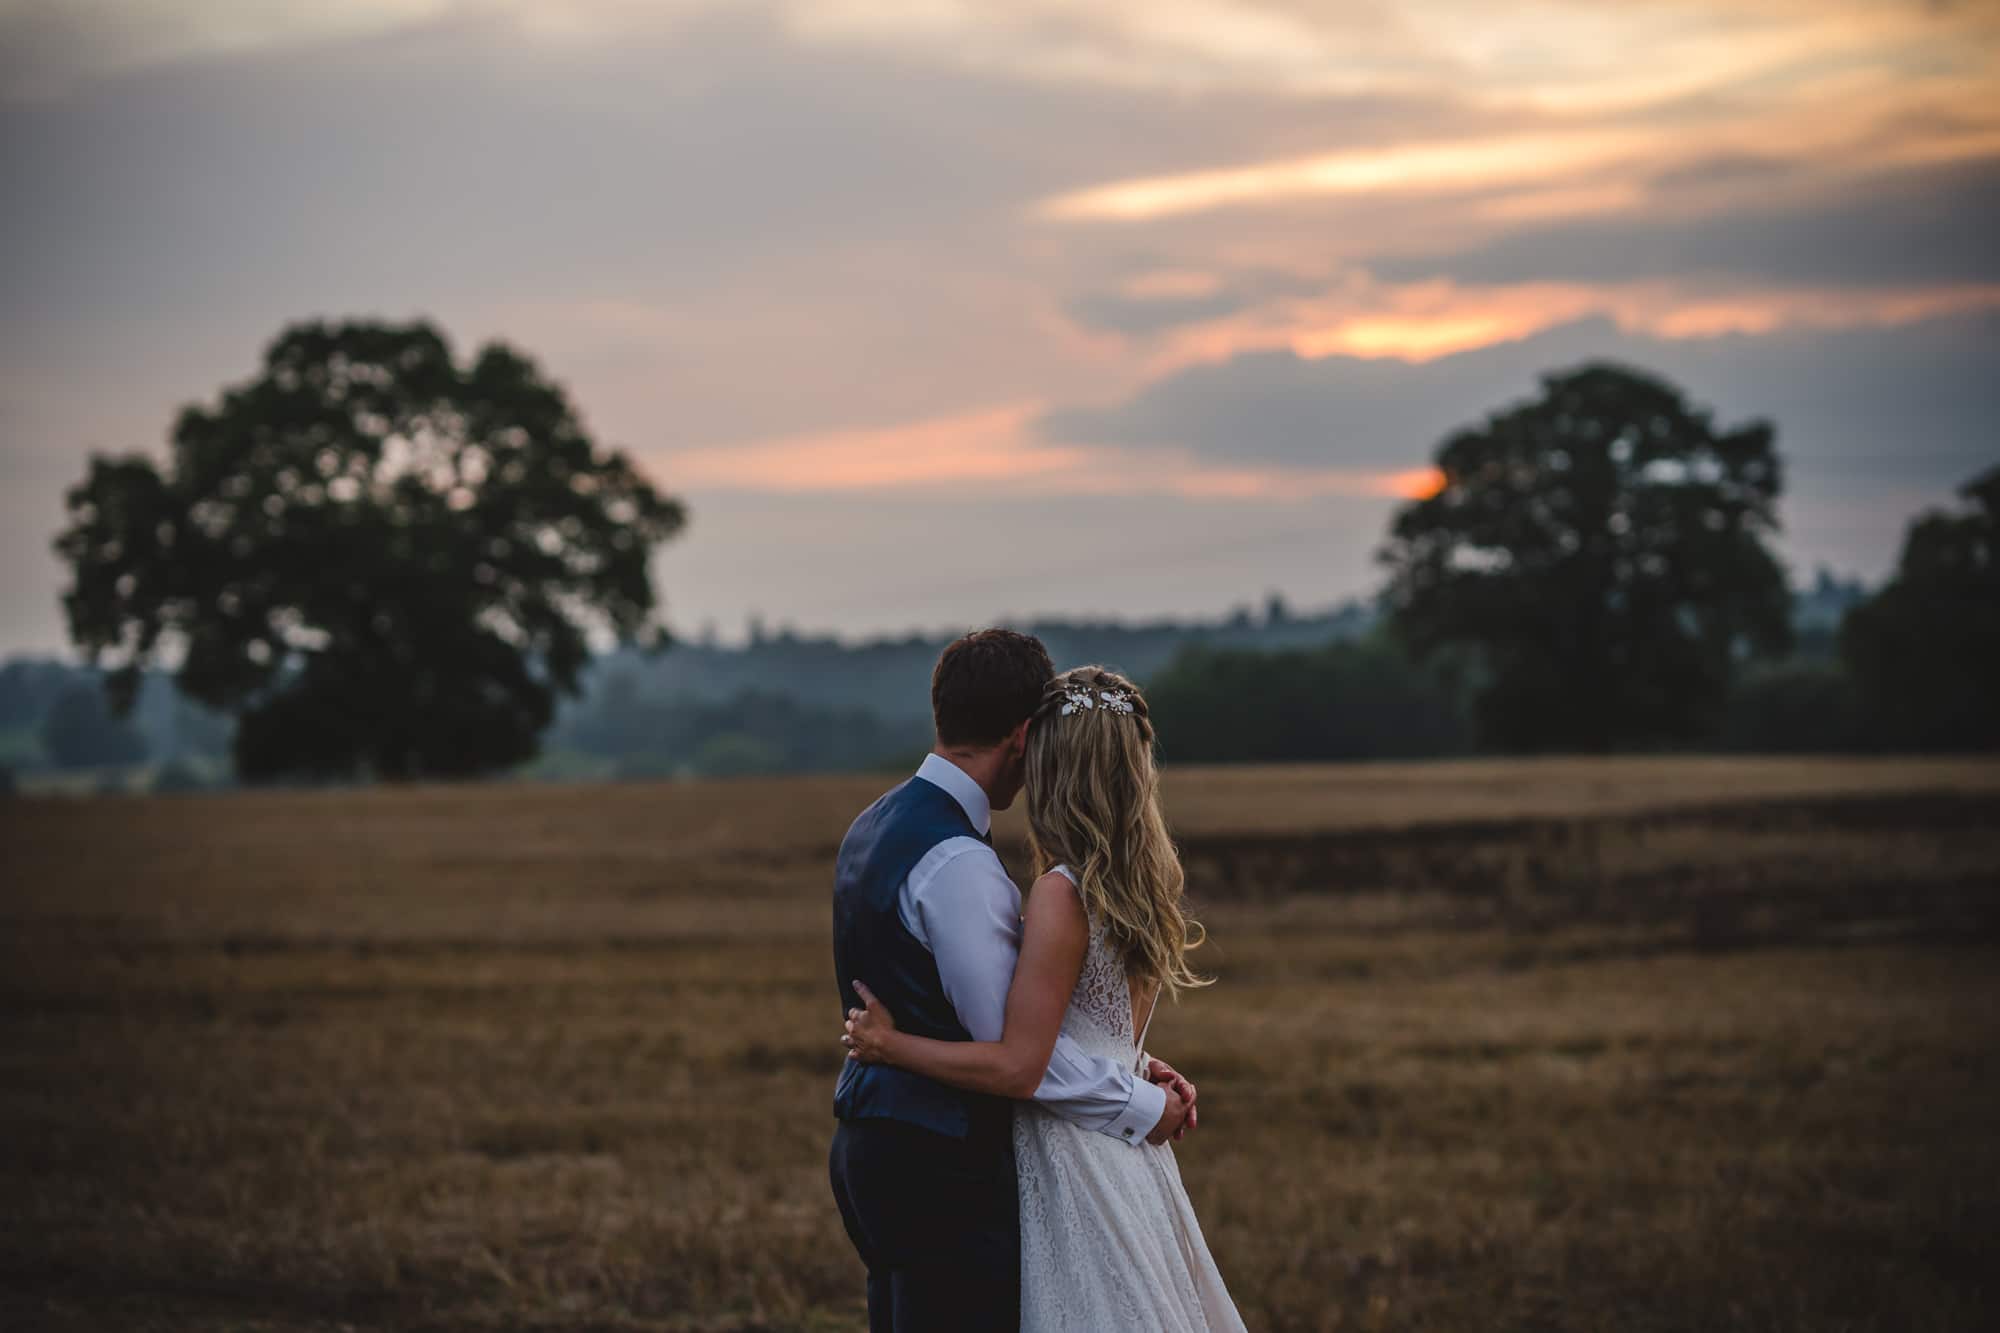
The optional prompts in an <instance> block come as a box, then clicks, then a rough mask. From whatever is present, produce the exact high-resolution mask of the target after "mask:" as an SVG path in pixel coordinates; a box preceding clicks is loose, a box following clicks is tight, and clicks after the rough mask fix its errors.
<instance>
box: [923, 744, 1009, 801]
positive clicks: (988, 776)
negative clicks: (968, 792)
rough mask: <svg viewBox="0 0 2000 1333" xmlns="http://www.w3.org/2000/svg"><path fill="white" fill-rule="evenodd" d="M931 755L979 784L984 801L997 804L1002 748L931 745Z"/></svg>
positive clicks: (1003, 765) (1002, 765)
mask: <svg viewBox="0 0 2000 1333" xmlns="http://www.w3.org/2000/svg"><path fill="white" fill-rule="evenodd" d="M931 753H932V754H934V755H936V756H938V757H939V758H940V759H949V760H950V761H951V762H952V763H953V764H956V765H957V766H958V768H959V770H960V771H961V772H963V773H964V774H965V775H966V776H967V777H969V778H971V779H972V780H973V781H974V782H976V783H978V784H979V790H981V791H983V792H985V793H986V799H987V800H988V801H989V802H992V803H993V804H994V805H995V806H997V805H998V804H999V802H998V801H997V799H996V797H998V795H999V790H998V789H999V783H1000V774H1001V770H1002V768H1003V767H1005V764H1004V755H1003V754H1002V747H1000V746H998V745H994V746H989V747H987V748H985V749H973V748H971V747H969V746H964V745H933V746H932V747H931Z"/></svg>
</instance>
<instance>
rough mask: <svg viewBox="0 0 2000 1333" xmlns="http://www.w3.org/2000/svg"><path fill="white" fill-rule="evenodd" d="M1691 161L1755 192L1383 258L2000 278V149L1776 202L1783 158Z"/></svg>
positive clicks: (1622, 270) (1455, 273)
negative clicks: (1721, 203)
mask: <svg viewBox="0 0 2000 1333" xmlns="http://www.w3.org/2000/svg"><path fill="white" fill-rule="evenodd" d="M1693 170H1694V171H1695V172H1696V174H1697V175H1698V176H1699V177H1700V179H1702V180H1703V181H1704V182H1713V181H1718V180H1721V181H1727V182H1729V183H1730V184H1732V185H1742V186H1744V187H1746V188H1747V189H1748V190H1749V191H1750V192H1751V193H1750V197H1749V198H1747V199H1746V200H1745V201H1744V203H1743V204H1742V206H1740V207H1734V208H1731V209H1729V210H1727V211H1718V212H1712V213H1708V214H1706V215H1704V216H1700V217H1696V218H1685V217H1671V218H1667V219H1659V218H1654V217H1649V216H1636V217H1632V216H1620V217H1608V218H1588V219H1584V220H1578V221H1572V220H1567V219H1563V220H1556V221H1552V222H1546V223H1543V224H1542V225H1537V226H1534V227H1523V228H1518V229H1513V230H1510V231H1509V232H1508V233H1506V234H1505V235H1502V236H1499V237H1496V238H1495V239H1493V240H1490V241H1488V242H1486V243H1484V244H1480V245H1476V246H1472V247H1469V248H1466V249H1463V250H1457V251H1448V252H1444V253H1438V254H1426V255H1408V256H1403V257H1390V258H1386V259H1384V260H1382V261H1381V262H1379V263H1378V264H1376V265H1374V268H1375V271H1376V272H1377V273H1378V274H1379V275H1380V276H1381V277H1383V278H1385V279H1388V280H1391V281H1416V280H1421V279H1424V278H1433V277H1449V278H1452V279H1455V280H1457V281H1461V282H1473V283H1510V282H1547V281H1570V282H1591V283H1600V282H1630V281H1632V280H1635V279H1644V278H1664V277H1686V276H1689V275H1704V276H1707V277H1708V278H1710V279H1711V280H1713V279H1714V278H1717V277H1723V276H1727V277H1732V278H1742V279H1750V280H1753V281H1758V282H1764V283H1822V284H1825V283H1839V284H1843V285H1847V286H1855V285H1860V284H1883V285H1888V284H1902V285H1911V284H1919V283H1928V284H1937V283H1954V282H1964V283H1982V282H1989V283H1990V282H2000V245H1996V244H1995V243H1994V237H1995V235H1996V234H2000V156H1996V157H1992V158H1987V159H1984V160H1977V161H1972V162H1967V163H1961V164H1954V165H1950V166H1946V167H1925V168H1913V169H1905V170H1898V171H1893V172H1885V173H1875V174H1870V175H1866V176H1864V177H1862V178H1860V179H1856V180H1850V181H1844V182H1842V183H1841V187H1840V188H1839V190H1838V191H1834V190H1830V189H1821V190H1816V191H1813V192H1811V193H1809V194H1807V195H1806V196H1805V197H1802V198H1795V199H1782V200H1780V201H1779V202H1777V203H1772V202H1770V201H1769V199H1768V191H1769V187H1770V186H1771V184H1772V183H1773V182H1774V181H1775V180H1779V179H1782V178H1784V177H1785V176H1786V175H1787V171H1786V169H1785V168H1784V167H1783V166H1782V165H1781V164H1778V163H1775V162H1773V161H1770V160H1767V159H1729V160H1723V161H1718V160H1717V159H1712V158H1711V159H1705V160H1704V161H1703V162H1702V163H1700V164H1697V166H1696V167H1695V168H1693ZM1662 179H1663V180H1668V181H1670V182H1671V175H1669V176H1668V177H1663V178H1662ZM1759 194H1762V195H1763V196H1764V198H1763V199H1759V198H1758V197H1757V196H1758V195H1759Z"/></svg>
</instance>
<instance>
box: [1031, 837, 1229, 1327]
mask: <svg viewBox="0 0 2000 1333" xmlns="http://www.w3.org/2000/svg"><path fill="white" fill-rule="evenodd" d="M1056 869H1058V870H1060V871H1061V872H1062V873H1063V874H1064V875H1066V876H1068V877H1069V879H1070V882H1071V883H1074V882H1075V881H1076V876H1075V875H1074V874H1073V873H1072V872H1071V871H1070V869H1069V867H1068V866H1057V867H1056ZM1154 1007H1155V1008H1157V1007H1158V1002H1157V1001H1155V1004H1154ZM1146 1023H1147V1026H1148V1027H1150V1026H1151V1025H1152V1016H1151V1015H1150V1014H1148V1015H1147V1019H1146ZM1062 1030H1063V1032H1064V1033H1065V1034H1067V1035H1068V1036H1069V1037H1070V1038H1071V1039H1073V1040H1074V1041H1075V1042H1076V1044H1077V1045H1078V1046H1080V1047H1082V1048H1083V1051H1084V1053H1085V1054H1087V1055H1101V1056H1108V1057H1110V1058H1112V1059H1116V1060H1123V1061H1125V1062H1127V1063H1129V1064H1130V1065H1131V1066H1132V1067H1133V1068H1134V1069H1135V1070H1136V1069H1138V1067H1139V1057H1140V1041H1141V1040H1142V1039H1143V1037H1144V1033H1143V1032H1142V1033H1140V1034H1139V1036H1138V1037H1136V1038H1135V1037H1134V1035H1133V1032H1132V998H1131V991H1130V988H1129V987H1128V986H1127V984H1126V981H1125V967H1124V964H1123V962H1121V961H1120V960H1119V959H1118V958H1117V957H1116V956H1115V955H1114V954H1113V953H1112V951H1111V950H1110V949H1109V948H1108V947H1106V945H1105V943H1104V925H1103V923H1102V922H1101V921H1092V922H1091V923H1090V947H1089V949H1088V950H1087V951H1086V952H1085V954H1084V957H1083V973H1082V975H1080V976H1079V977H1078V978H1077V981H1076V991H1075V993H1074V994H1072V995H1071V996H1070V999H1069V1008H1068V1010H1067V1011H1066V1012H1065V1013H1064V1014H1063V1022H1062ZM1014 1166H1015V1172H1016V1174H1017V1175H1018V1177H1019V1179H1020V1192H1021V1328H1022V1330H1023V1333H1112V1331H1113V1330H1120V1329H1146V1330H1159V1333H1205V1330H1217V1329H1229V1330H1241V1329H1242V1328H1243V1321H1242V1319H1241V1318H1239V1317H1238V1316H1237V1313H1236V1306H1235V1305H1234V1304H1233V1303H1232V1302H1231V1301H1230V1299H1229V1292H1228V1290H1227V1289H1226V1288H1225V1287H1224V1286H1223V1285H1222V1274H1221V1273H1219V1272H1217V1271H1216V1267H1215V1260H1214V1259H1213V1258H1211V1257H1210V1256H1209V1253H1208V1243H1207V1242H1206V1241H1204V1240H1203V1239H1202V1235H1201V1226H1200V1224H1199V1223H1197V1222H1196V1221H1195V1217H1194V1205H1192V1204H1190V1203H1189V1202H1188V1196H1187V1191H1186V1190H1185V1189H1183V1188H1182V1186H1181V1172H1180V1166H1179V1164H1178V1163H1176V1162H1175V1160H1174V1153H1173V1148H1172V1146H1171V1145H1165V1146H1160V1147H1154V1146H1151V1145H1148V1144H1141V1145H1139V1146H1137V1147H1133V1146H1132V1145H1130V1144H1126V1143H1120V1142H1118V1141H1117V1140H1115V1139H1112V1138H1109V1137H1107V1136H1106V1135H1103V1134H1099V1133H1096V1132H1094V1131H1092V1130H1087V1129H1083V1128H1081V1127H1079V1126H1077V1125H1075V1124H1072V1123H1070V1122H1069V1121H1067V1120H1063V1119H1060V1118H1059V1117H1056V1116H1053V1115H1050V1114H1049V1113H1048V1112H1046V1111H1043V1110H1041V1109H1040V1108H1039V1107H1037V1106H1035V1105H1034V1104H1033V1103H1030V1102H1017V1103H1015V1105H1014Z"/></svg>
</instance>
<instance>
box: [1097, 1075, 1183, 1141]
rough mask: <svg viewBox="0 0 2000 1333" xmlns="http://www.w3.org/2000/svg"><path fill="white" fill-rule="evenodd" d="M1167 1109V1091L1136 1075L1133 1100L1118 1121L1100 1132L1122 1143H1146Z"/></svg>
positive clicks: (1133, 1081) (1127, 1104)
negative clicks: (1147, 1137)
mask: <svg viewBox="0 0 2000 1333" xmlns="http://www.w3.org/2000/svg"><path fill="white" fill-rule="evenodd" d="M1166 1109H1167V1090H1166V1089H1165V1088H1163V1087H1161V1086H1160V1085H1159V1084H1157V1083H1148V1082H1146V1080H1145V1079H1143V1078H1140V1077H1138V1076H1137V1075H1136V1074H1135V1075H1134V1076H1133V1078H1132V1100H1131V1101H1129V1102H1127V1103H1125V1109H1124V1110H1123V1111H1121V1112H1119V1113H1118V1118H1117V1119H1116V1120H1114V1121H1112V1122H1111V1123H1110V1124H1108V1125H1106V1126H1105V1127H1104V1128H1103V1129H1101V1130H1099V1131H1098V1132H1099V1133H1101V1134H1109V1135H1110V1136H1111V1137H1112V1138H1114V1139H1117V1140H1118V1141H1119V1142H1121V1143H1144V1142H1145V1141H1146V1136H1147V1135H1148V1134H1150V1133H1152V1132H1153V1126H1154V1125H1157V1124H1159V1123H1160V1116H1161V1115H1162V1114H1163V1113H1165V1111H1166Z"/></svg>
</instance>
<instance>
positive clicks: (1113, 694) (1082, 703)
mask: <svg viewBox="0 0 2000 1333" xmlns="http://www.w3.org/2000/svg"><path fill="white" fill-rule="evenodd" d="M1100 701H1101V706H1102V707H1104V708H1105V709H1106V710H1108V711H1109V712H1113V713H1125V714H1130V713H1132V712H1135V711H1137V710H1135V709H1134V708H1133V706H1132V696H1131V695H1130V694H1129V693H1127V692H1126V691H1124V690H1099V691H1098V692H1097V695H1096V697H1095V698H1093V697H1091V693H1090V691H1089V690H1085V689H1079V688H1076V687H1071V688H1069V689H1066V690H1064V691H1063V706H1062V712H1061V713H1060V714H1058V716H1060V717H1068V716H1069V715H1070V714H1071V713H1074V712H1077V711H1078V710H1080V709H1085V708H1097V707H1099V706H1100Z"/></svg>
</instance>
